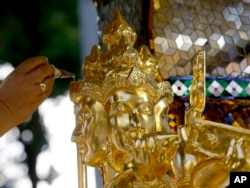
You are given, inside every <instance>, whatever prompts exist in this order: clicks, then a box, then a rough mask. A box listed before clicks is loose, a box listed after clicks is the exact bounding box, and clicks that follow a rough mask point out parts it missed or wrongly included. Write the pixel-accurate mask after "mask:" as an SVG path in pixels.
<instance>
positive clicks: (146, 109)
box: [139, 103, 154, 116]
mask: <svg viewBox="0 0 250 188" xmlns="http://www.w3.org/2000/svg"><path fill="white" fill-rule="evenodd" d="M139 111H140V113H141V115H146V116H151V115H153V114H154V112H153V107H152V105H150V104H148V103H146V104H142V105H141V106H140V108H139Z"/></svg>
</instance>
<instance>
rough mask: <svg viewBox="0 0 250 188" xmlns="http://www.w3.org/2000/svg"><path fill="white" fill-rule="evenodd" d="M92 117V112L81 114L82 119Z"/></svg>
mask: <svg viewBox="0 0 250 188" xmlns="http://www.w3.org/2000/svg"><path fill="white" fill-rule="evenodd" d="M91 117H92V114H91V113H85V114H83V118H84V119H86V120H87V119H90V118H91Z"/></svg>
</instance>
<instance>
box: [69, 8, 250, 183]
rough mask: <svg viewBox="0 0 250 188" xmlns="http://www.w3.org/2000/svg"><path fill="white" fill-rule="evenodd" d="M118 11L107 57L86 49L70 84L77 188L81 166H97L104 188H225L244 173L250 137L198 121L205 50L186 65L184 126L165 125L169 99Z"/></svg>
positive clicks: (82, 179) (249, 163)
mask: <svg viewBox="0 0 250 188" xmlns="http://www.w3.org/2000/svg"><path fill="white" fill-rule="evenodd" d="M135 41H136V33H135V32H134V31H133V29H132V28H131V27H130V26H129V25H128V23H127V22H126V20H125V19H124V18H123V16H122V15H121V14H120V11H119V10H118V9H115V10H114V14H113V17H112V20H111V22H110V23H109V24H108V25H107V26H106V28H105V31H104V36H103V43H104V44H105V45H106V47H107V51H105V52H101V51H100V49H99V48H98V46H96V45H95V46H93V48H92V50H91V53H90V55H89V56H87V57H86V58H85V60H84V63H83V69H82V71H83V74H84V79H82V80H79V81H74V82H71V84H70V98H71V100H72V101H73V102H74V104H75V116H76V128H75V129H74V131H73V134H72V141H73V142H75V143H76V144H77V151H78V157H79V158H78V169H79V171H78V172H79V177H78V178H79V188H85V187H87V179H86V173H87V171H86V166H93V167H96V168H97V169H98V170H99V172H100V175H101V176H102V178H103V186H104V187H105V188H115V187H119V188H165V187H166V188H168V187H171V188H172V187H173V188H175V187H178V188H184V187H190V188H196V187H201V188H206V187H216V188H217V187H218V188H220V187H223V188H224V187H226V186H228V185H229V173H230V171H249V170H250V154H249V153H250V144H249V142H250V131H249V130H245V129H243V128H240V127H231V126H229V125H226V124H221V123H216V122H212V121H208V120H203V119H202V118H201V116H202V113H203V110H204V108H205V99H206V96H205V93H206V91H205V88H206V86H205V67H206V65H205V62H206V59H205V56H206V55H205V52H204V51H199V52H197V54H196V56H195V57H194V59H193V81H192V86H191V89H190V106H189V107H188V108H187V110H186V111H185V121H184V122H185V125H178V130H177V132H174V131H173V130H172V129H171V128H170V127H169V126H168V110H169V104H171V103H172V102H173V99H174V98H173V93H172V91H171V85H170V84H169V82H167V81H164V80H163V79H162V78H161V76H160V74H159V71H158V65H157V59H155V58H154V57H153V56H152V55H151V53H150V51H149V50H148V48H147V47H146V46H142V47H141V48H140V49H139V50H137V49H135V48H134V43H135Z"/></svg>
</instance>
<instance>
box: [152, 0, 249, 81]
mask: <svg viewBox="0 0 250 188" xmlns="http://www.w3.org/2000/svg"><path fill="white" fill-rule="evenodd" d="M154 2H155V6H154V7H155V11H154V15H153V38H154V44H155V46H156V48H154V51H155V55H156V57H157V58H158V59H159V61H160V71H164V68H162V67H163V65H164V64H165V65H164V67H165V68H166V67H167V66H168V65H170V64H172V65H173V64H174V66H172V67H171V68H170V69H169V70H167V72H169V73H168V74H166V70H165V73H164V75H163V77H164V78H165V79H167V78H169V77H173V76H188V75H191V73H192V71H191V67H189V68H187V69H185V71H176V67H178V66H179V64H183V63H188V62H190V61H191V60H192V58H193V57H194V55H195V54H196V53H197V51H198V50H201V49H204V50H205V51H206V52H207V55H206V56H207V57H206V60H207V67H209V68H207V74H208V75H210V76H223V77H238V76H244V77H248V76H249V74H250V71H249V70H250V65H249V55H250V54H249V52H250V42H249V41H250V2H249V1H246V0H234V1H231V0H227V1H226V0H224V1H221V0H188V1H184V0H183V1H182V0H158V1H154ZM157 37H160V38H161V40H162V41H163V40H164V38H165V40H164V43H163V42H161V43H160V44H161V45H160V46H159V41H157V40H156V38H157ZM164 45H165V47H164ZM173 52H174V54H175V56H178V57H175V58H172V59H171V58H170V57H168V56H172V55H173ZM183 54H185V55H183ZM162 57H166V58H162ZM182 67H183V66H182ZM174 69H175V70H174Z"/></svg>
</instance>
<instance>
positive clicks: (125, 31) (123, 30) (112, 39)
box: [102, 8, 137, 49]
mask: <svg viewBox="0 0 250 188" xmlns="http://www.w3.org/2000/svg"><path fill="white" fill-rule="evenodd" d="M122 37H124V39H125V41H126V43H128V44H129V45H130V46H133V45H134V43H135V41H136V37H137V36H136V33H135V31H134V30H133V29H132V27H130V26H129V24H128V23H127V21H126V20H125V18H124V17H123V16H122V15H121V12H120V10H119V9H118V8H115V10H114V13H113V16H112V20H111V22H110V23H109V24H107V25H106V27H105V29H104V36H103V39H102V40H103V44H104V45H105V46H106V47H107V48H108V49H109V48H110V47H111V46H114V45H118V44H119V42H120V40H121V38H122Z"/></svg>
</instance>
